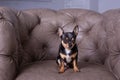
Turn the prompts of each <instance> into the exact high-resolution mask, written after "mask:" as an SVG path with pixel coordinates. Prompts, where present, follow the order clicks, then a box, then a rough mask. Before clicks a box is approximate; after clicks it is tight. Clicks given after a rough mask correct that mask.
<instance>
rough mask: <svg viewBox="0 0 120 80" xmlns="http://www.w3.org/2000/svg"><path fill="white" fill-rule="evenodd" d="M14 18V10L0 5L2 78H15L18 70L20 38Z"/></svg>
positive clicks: (0, 69)
mask: <svg viewBox="0 0 120 80" xmlns="http://www.w3.org/2000/svg"><path fill="white" fill-rule="evenodd" d="M10 17H12V18H10ZM12 19H13V20H12ZM14 20H15V21H16V19H15V17H14V15H13V13H12V12H9V11H7V9H5V8H1V7H0V80H14V78H15V76H16V72H17V71H16V69H17V68H16V61H17V59H16V57H15V55H16V54H17V50H18V38H17V33H16V28H15V27H16V26H15V24H14V23H16V22H14ZM13 22H14V23H13Z"/></svg>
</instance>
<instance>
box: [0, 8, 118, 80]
mask: <svg viewBox="0 0 120 80" xmlns="http://www.w3.org/2000/svg"><path fill="white" fill-rule="evenodd" d="M119 12H120V11H118V12H116V15H115V14H114V13H111V12H105V13H103V14H100V13H97V12H94V11H91V10H86V9H62V10H51V9H29V10H16V9H11V8H7V7H0V80H117V79H118V80H119V77H120V68H119V65H120V63H119V37H120V36H119V18H118V16H119ZM112 15H114V18H117V20H116V19H113V16H112ZM117 15H118V16H117ZM115 21H118V24H115V26H116V28H115V29H114V26H113V25H114V22H115ZM75 25H78V26H79V29H80V30H79V34H78V36H77V40H76V43H77V45H78V51H79V52H78V65H79V68H80V72H74V71H73V70H72V69H68V70H66V71H65V72H64V73H62V74H59V73H58V66H57V64H56V61H55V59H56V56H57V54H58V47H59V44H60V38H59V35H58V28H59V27H63V29H64V30H65V31H66V32H68V31H72V30H73V28H74V26H75ZM113 29H114V30H113ZM111 32H113V34H111ZM114 32H115V34H114ZM111 39H112V40H111Z"/></svg>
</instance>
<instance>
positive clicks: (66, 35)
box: [56, 25, 79, 73]
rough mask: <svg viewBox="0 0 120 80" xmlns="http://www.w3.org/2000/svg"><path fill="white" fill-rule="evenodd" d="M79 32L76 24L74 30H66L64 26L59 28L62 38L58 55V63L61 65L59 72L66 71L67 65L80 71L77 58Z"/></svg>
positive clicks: (75, 70)
mask: <svg viewBox="0 0 120 80" xmlns="http://www.w3.org/2000/svg"><path fill="white" fill-rule="evenodd" d="M78 32H79V27H78V25H76V26H75V27H74V29H73V31H72V32H64V30H63V28H61V27H60V28H59V29H58V33H59V36H60V38H61V44H60V46H59V52H58V56H57V60H56V62H57V64H58V65H59V73H63V72H64V71H65V67H69V68H73V70H74V72H79V69H78V65H77V59H78V48H77V44H76V37H77V35H78Z"/></svg>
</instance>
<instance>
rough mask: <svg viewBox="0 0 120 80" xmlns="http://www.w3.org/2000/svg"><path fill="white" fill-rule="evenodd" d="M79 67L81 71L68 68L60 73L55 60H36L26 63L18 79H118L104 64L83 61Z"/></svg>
mask: <svg viewBox="0 0 120 80" xmlns="http://www.w3.org/2000/svg"><path fill="white" fill-rule="evenodd" d="M79 67H80V71H81V72H73V70H72V69H67V70H66V71H65V72H64V73H62V74H59V73H58V66H57V64H56V63H55V60H46V61H40V62H34V63H31V64H29V65H26V66H25V67H24V69H23V70H22V71H21V72H20V74H19V76H18V77H17V78H16V80H116V78H115V77H114V76H113V74H112V73H110V72H109V71H108V70H107V69H106V68H105V67H104V66H103V65H99V64H91V63H83V62H81V63H80V64H79Z"/></svg>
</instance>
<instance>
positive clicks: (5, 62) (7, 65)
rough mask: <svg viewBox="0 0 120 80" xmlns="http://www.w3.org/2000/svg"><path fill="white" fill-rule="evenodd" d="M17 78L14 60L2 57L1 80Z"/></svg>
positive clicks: (0, 63)
mask: <svg viewBox="0 0 120 80" xmlns="http://www.w3.org/2000/svg"><path fill="white" fill-rule="evenodd" d="M15 76H16V67H15V63H14V60H13V59H12V58H11V57H9V56H5V55H0V80H13V79H14V78H15Z"/></svg>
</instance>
